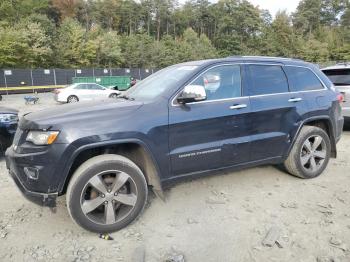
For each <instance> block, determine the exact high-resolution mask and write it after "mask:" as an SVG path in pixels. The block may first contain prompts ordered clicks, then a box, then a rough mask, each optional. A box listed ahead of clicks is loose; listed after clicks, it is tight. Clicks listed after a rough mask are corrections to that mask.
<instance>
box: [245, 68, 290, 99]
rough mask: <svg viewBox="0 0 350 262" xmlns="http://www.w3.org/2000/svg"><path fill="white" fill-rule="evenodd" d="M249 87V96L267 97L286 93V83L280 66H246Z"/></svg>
mask: <svg viewBox="0 0 350 262" xmlns="http://www.w3.org/2000/svg"><path fill="white" fill-rule="evenodd" d="M248 72H249V75H250V80H251V86H250V92H249V94H250V95H251V96H253V95H267V94H277V93H285V92H288V91H289V90H288V81H287V78H286V75H285V73H284V72H283V69H282V67H281V66H275V65H248Z"/></svg>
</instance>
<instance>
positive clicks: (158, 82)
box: [125, 65, 198, 100]
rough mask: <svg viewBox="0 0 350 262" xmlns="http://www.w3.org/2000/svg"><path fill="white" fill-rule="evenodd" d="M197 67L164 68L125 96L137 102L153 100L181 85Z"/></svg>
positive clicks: (132, 88) (178, 66) (131, 89)
mask: <svg viewBox="0 0 350 262" xmlns="http://www.w3.org/2000/svg"><path fill="white" fill-rule="evenodd" d="M197 67H198V66H189V65H185V66H184V65H177V66H170V67H167V68H164V69H162V70H160V71H158V72H156V73H154V74H153V75H150V76H149V77H147V78H146V79H144V80H142V81H141V82H139V83H137V84H136V85H135V86H133V87H131V88H130V89H129V90H128V91H127V92H126V93H125V95H126V96H127V97H129V98H131V99H136V100H153V99H154V98H155V97H157V96H159V95H161V94H162V93H163V92H164V91H166V90H169V89H170V88H173V87H176V86H177V85H179V84H180V82H181V81H182V80H183V79H184V78H186V77H188V76H189V75H190V74H192V73H193V71H194V70H195V69H196V68H197Z"/></svg>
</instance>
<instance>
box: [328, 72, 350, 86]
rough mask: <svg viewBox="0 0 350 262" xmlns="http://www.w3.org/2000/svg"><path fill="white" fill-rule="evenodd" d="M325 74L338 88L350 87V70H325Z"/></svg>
mask: <svg viewBox="0 0 350 262" xmlns="http://www.w3.org/2000/svg"><path fill="white" fill-rule="evenodd" d="M323 73H325V75H326V76H328V78H329V79H330V80H331V81H332V82H333V84H334V85H336V86H345V85H350V69H332V70H324V71H323Z"/></svg>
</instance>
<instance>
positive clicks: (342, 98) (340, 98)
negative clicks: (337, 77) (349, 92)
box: [337, 93, 344, 105]
mask: <svg viewBox="0 0 350 262" xmlns="http://www.w3.org/2000/svg"><path fill="white" fill-rule="evenodd" d="M337 100H338V102H339V104H340V105H341V104H342V103H344V95H343V94H342V93H339V94H338V95H337Z"/></svg>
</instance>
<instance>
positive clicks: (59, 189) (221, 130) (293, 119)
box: [6, 57, 344, 232]
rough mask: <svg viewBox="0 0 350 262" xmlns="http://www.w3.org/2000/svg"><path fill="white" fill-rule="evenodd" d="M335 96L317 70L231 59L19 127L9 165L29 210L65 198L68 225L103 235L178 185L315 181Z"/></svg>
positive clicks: (175, 70)
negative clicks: (252, 176) (211, 180)
mask: <svg viewBox="0 0 350 262" xmlns="http://www.w3.org/2000/svg"><path fill="white" fill-rule="evenodd" d="M341 101H342V98H341V95H340V94H338V93H337V92H336V91H335V89H334V87H333V85H332V83H331V82H330V81H329V80H328V78H327V77H326V76H325V75H324V74H323V73H322V72H321V71H320V70H319V69H318V68H317V67H315V66H314V65H312V64H309V63H305V62H303V61H300V60H292V59H284V58H269V57H231V58H225V59H215V60H205V61H195V62H189V63H183V64H179V65H174V66H170V67H168V68H165V69H163V70H161V71H158V72H157V73H155V74H153V75H151V76H150V77H148V78H146V79H145V80H143V81H142V82H140V83H137V84H136V85H135V86H134V87H132V88H131V89H129V90H128V91H127V92H126V93H125V94H124V95H123V96H120V97H119V98H118V99H106V100H104V101H103V102H100V101H97V102H86V103H78V104H73V105H63V106H58V107H56V108H52V109H49V110H44V111H41V112H36V113H30V114H27V115H24V116H23V117H22V118H21V119H20V122H19V128H18V130H17V132H16V135H15V138H14V142H13V145H12V146H11V147H10V148H9V149H8V150H7V152H6V164H7V168H8V169H9V171H10V174H11V176H12V177H13V178H14V180H15V182H16V184H17V185H18V187H19V188H20V189H21V191H22V192H23V193H24V194H25V195H26V196H27V197H28V198H29V199H31V200H33V201H35V202H37V203H40V204H43V205H47V206H51V207H54V206H55V200H56V197H57V196H61V195H63V194H66V195H67V196H66V199H67V207H68V210H69V213H70V215H71V217H72V218H73V220H74V221H75V222H77V223H78V224H79V225H80V226H82V227H83V228H85V229H88V230H90V231H94V232H111V231H115V230H118V229H121V228H123V227H125V226H126V225H128V224H129V223H131V222H132V221H133V220H135V219H136V218H137V216H138V215H139V214H140V213H141V212H142V210H143V208H144V206H145V203H146V200H147V195H148V188H149V187H150V188H152V190H153V191H154V192H155V193H156V194H157V195H158V196H160V197H163V189H164V188H165V187H168V186H170V185H172V184H174V183H175V182H177V181H179V180H183V179H186V178H194V177H198V176H202V175H204V174H207V173H210V172H213V173H217V172H214V171H219V170H224V169H238V168H244V167H251V166H256V165H261V164H284V166H285V169H286V171H287V172H288V173H290V174H292V175H294V176H298V177H301V178H314V177H316V176H318V175H320V174H321V173H322V172H323V170H324V169H325V168H326V166H327V164H328V161H329V159H330V157H336V154H337V149H336V143H337V142H338V140H339V139H340V136H341V132H342V127H343V122H344V120H343V117H342V113H341Z"/></svg>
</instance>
